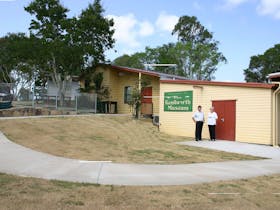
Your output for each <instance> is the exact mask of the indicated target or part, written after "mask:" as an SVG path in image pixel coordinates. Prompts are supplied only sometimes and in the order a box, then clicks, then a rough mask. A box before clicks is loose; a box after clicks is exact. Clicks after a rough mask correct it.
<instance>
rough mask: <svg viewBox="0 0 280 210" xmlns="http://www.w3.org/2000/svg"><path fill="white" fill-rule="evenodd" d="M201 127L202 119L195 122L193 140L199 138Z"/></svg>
mask: <svg viewBox="0 0 280 210" xmlns="http://www.w3.org/2000/svg"><path fill="white" fill-rule="evenodd" d="M202 127H203V121H197V122H196V123H195V140H201V132H202Z"/></svg>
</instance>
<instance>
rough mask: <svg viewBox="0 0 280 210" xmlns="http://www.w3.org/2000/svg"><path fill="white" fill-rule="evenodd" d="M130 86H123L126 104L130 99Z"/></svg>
mask: <svg viewBox="0 0 280 210" xmlns="http://www.w3.org/2000/svg"><path fill="white" fill-rule="evenodd" d="M131 91H132V90H131V87H130V86H126V87H124V103H125V104H128V103H129V102H130V101H131Z"/></svg>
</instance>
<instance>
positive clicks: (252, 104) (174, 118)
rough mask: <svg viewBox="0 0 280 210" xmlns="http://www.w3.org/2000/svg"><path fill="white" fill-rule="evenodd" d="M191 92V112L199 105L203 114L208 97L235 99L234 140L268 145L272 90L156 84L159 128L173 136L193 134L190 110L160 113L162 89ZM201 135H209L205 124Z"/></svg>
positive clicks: (165, 90) (206, 112)
mask: <svg viewBox="0 0 280 210" xmlns="http://www.w3.org/2000/svg"><path fill="white" fill-rule="evenodd" d="M187 90H192V91H193V112H194V111H196V108H197V106H198V105H202V108H203V112H204V114H205V117H206V119H205V122H207V121H206V120H207V114H208V112H209V108H210V107H211V105H212V100H236V141H240V142H251V143H257V144H269V145H270V144H272V135H271V129H272V108H271V107H272V90H271V89H264V88H248V87H229V86H214V85H213V86H212V85H190V84H170V83H161V84H160V123H161V126H160V130H161V131H163V132H166V133H169V134H173V135H181V136H188V137H194V130H195V124H194V122H193V121H192V115H193V112H164V110H163V108H164V92H173V91H187ZM202 135H203V138H206V139H208V138H209V132H208V127H207V123H205V124H204V126H203V134H202Z"/></svg>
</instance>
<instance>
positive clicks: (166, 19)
mask: <svg viewBox="0 0 280 210" xmlns="http://www.w3.org/2000/svg"><path fill="white" fill-rule="evenodd" d="M178 20H179V17H178V16H176V15H169V14H166V12H161V13H160V15H159V16H158V18H157V21H156V26H157V27H158V28H159V29H160V30H162V31H168V32H171V31H172V30H173V29H174V26H175V25H176V24H177V22H178Z"/></svg>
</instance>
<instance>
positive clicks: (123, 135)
mask: <svg viewBox="0 0 280 210" xmlns="http://www.w3.org/2000/svg"><path fill="white" fill-rule="evenodd" d="M190 129H192V128H190ZM0 130H1V131H2V132H3V133H4V134H5V135H7V137H8V138H9V139H11V140H13V141H14V142H16V143H18V144H21V145H24V146H26V147H29V148H32V149H34V150H37V151H42V152H46V153H49V154H53V155H57V156H63V157H68V158H75V159H84V160H111V161H113V162H120V163H132V162H133V163H159V164H162V163H169V164H175V163H198V162H213V161H227V160H254V159H258V158H257V157H252V156H247V155H240V154H234V153H227V152H220V151H214V150H208V149H203V148H197V147H190V146H183V145H177V144H175V142H179V141H186V140H190V138H184V137H179V136H170V135H167V134H163V133H161V132H159V131H158V130H157V127H155V126H153V125H152V123H151V121H150V120H140V121H139V120H133V119H131V117H128V116H92V117H65V118H63V117H61V118H36V119H34V118H33V119H18V120H1V121H0Z"/></svg>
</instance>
